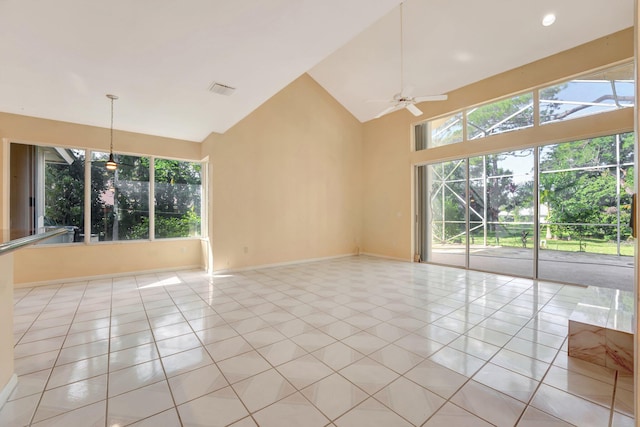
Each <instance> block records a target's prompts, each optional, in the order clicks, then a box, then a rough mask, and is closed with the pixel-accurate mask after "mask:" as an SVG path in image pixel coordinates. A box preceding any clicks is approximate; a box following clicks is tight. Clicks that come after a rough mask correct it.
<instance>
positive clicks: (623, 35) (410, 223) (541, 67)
mask: <svg viewBox="0 0 640 427" xmlns="http://www.w3.org/2000/svg"><path fill="white" fill-rule="evenodd" d="M634 53H635V48H634V32H633V28H629V29H627V30H624V31H621V32H618V33H615V34H612V35H609V36H607V37H603V38H601V39H598V40H595V41H593V42H590V43H587V44H585V45H582V46H578V47H576V48H573V49H570V50H568V51H565V52H562V53H560V54H557V55H553V56H550V57H548V58H544V59H542V60H539V61H536V62H533V63H531V64H528V65H525V66H523V67H520V68H517V69H514V70H511V71H508V72H505V73H502V74H499V75H496V76H493V77H490V78H488V79H485V80H482V81H480V82H477V83H474V84H472V85H469V86H466V87H463V88H461V89H458V90H455V91H453V92H451V93H449V99H448V100H447V101H444V102H431V103H422V104H420V105H419V108H420V109H421V110H422V111H423V113H424V114H423V115H422V116H421V117H420V118H419V119H420V121H426V120H428V119H430V118H435V117H438V116H443V115H447V114H450V113H453V112H457V111H460V110H462V109H463V108H466V107H469V106H473V105H477V104H481V103H484V102H488V101H491V100H495V99H499V98H503V97H506V96H508V95H511V94H514V93H518V92H523V91H526V90H530V89H532V88H534V87H537V86H540V85H544V84H548V83H551V82H556V81H560V80H563V79H566V78H568V77H572V76H574V75H577V74H580V73H582V72H584V71H587V70H593V69H597V68H600V67H604V66H607V65H610V64H613V63H618V62H621V61H628V60H631V59H632V58H633V57H634ZM417 122H418V121H417V119H416V117H414V116H413V115H411V114H410V113H409V112H407V111H406V110H401V111H398V112H395V113H393V114H389V115H387V116H384V117H382V118H380V119H377V120H372V121H369V122H366V123H364V125H363V126H364V145H363V151H362V153H363V177H364V181H363V186H364V187H363V189H364V190H363V194H364V199H363V229H362V236H363V237H362V241H363V243H362V250H363V252H366V253H372V254H377V255H381V256H387V257H392V258H398V259H403V260H411V259H413V253H414V244H413V242H414V232H415V231H414V230H415V229H414V217H415V215H414V209H413V199H414V197H413V196H414V195H413V193H414V187H413V185H414V184H413V183H414V177H413V175H414V166H415V165H418V164H425V163H430V162H437V161H442V160H450V159H454V158H461V157H466V156H471V155H482V154H486V153H489V152H499V151H503V150H509V149H513V148H518V147H526V146H534V145H538V144H542V143H545V142H546V143H551V142H558V141H567V140H570V139H572V138H575V139H579V138H580V137H582V136H584V135H602V134H606V133H607V132H608V133H614V132H618V131H630V130H633V112H632V111H631V110H630V109H629V110H627V111H620V112H616V113H615V114H614V113H612V114H611V115H608V116H607V117H606V119H605V116H604V115H602V116H601V117H596V118H595V119H594V118H585V119H580V120H575V121H567V122H564V123H558V124H554V125H545V126H544V127H536V128H532V129H527V130H525V131H519V132H514V133H507V134H503V135H496V136H491V137H487V138H484V139H483V140H482V141H472V142H469V143H460V144H452V145H448V146H444V147H439V148H437V149H433V150H425V151H419V152H415V151H413V150H412V134H411V132H412V125H413V124H415V123H417Z"/></svg>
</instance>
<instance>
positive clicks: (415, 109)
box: [405, 104, 422, 117]
mask: <svg viewBox="0 0 640 427" xmlns="http://www.w3.org/2000/svg"><path fill="white" fill-rule="evenodd" d="M405 108H406V109H407V110H409V112H410V113H411V114H413V115H414V116H416V117H417V116H421V115H422V111H420V109H419V108H418V107H416V106H415V105H413V104H407V106H406V107H405Z"/></svg>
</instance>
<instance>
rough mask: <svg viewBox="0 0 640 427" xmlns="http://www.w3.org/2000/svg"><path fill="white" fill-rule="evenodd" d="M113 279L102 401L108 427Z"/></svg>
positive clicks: (105, 423)
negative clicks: (103, 401) (104, 389)
mask: <svg viewBox="0 0 640 427" xmlns="http://www.w3.org/2000/svg"><path fill="white" fill-rule="evenodd" d="M113 281H114V279H113V278H112V279H111V293H110V295H109V330H108V331H107V332H108V335H107V339H108V340H107V388H106V395H105V403H104V425H105V427H109V378H111V328H112V326H113V320H112V316H113V288H114V284H113Z"/></svg>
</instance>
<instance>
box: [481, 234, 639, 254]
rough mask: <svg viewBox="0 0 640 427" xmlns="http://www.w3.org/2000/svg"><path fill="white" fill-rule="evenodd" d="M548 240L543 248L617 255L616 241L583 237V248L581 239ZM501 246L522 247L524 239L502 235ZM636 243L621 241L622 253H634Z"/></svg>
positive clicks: (493, 241) (489, 242) (530, 242)
mask: <svg viewBox="0 0 640 427" xmlns="http://www.w3.org/2000/svg"><path fill="white" fill-rule="evenodd" d="M475 240H476V243H477V242H481V241H482V239H481V238H477V237H476V239H475ZM487 240H488V242H487V243H488V244H489V245H495V244H496V243H495V238H489V239H487ZM543 240H546V247H544V246H542V247H541V249H542V250H554V251H566V252H587V253H592V254H603V255H617V254H618V253H617V245H616V242H611V241H606V240H603V239H582V250H581V248H580V242H581V241H580V240H579V239H575V240H561V239H558V240H555V239H543ZM532 244H533V242H532V239H527V247H528V248H531V247H532ZM500 246H509V247H514V248H521V247H522V240H521V239H520V238H519V237H501V238H500ZM633 252H634V245H633V243H632V242H621V244H620V254H621V255H625V256H633V255H634V253H633Z"/></svg>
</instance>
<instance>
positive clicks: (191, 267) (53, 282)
mask: <svg viewBox="0 0 640 427" xmlns="http://www.w3.org/2000/svg"><path fill="white" fill-rule="evenodd" d="M196 269H197V270H202V271H204V268H203V267H202V265H200V264H198V265H186V266H181V267H171V268H156V269H152V270H136V271H129V272H124V273H113V274H97V275H95V276H81V277H70V278H67V279H54V280H43V281H41V282H25V283H16V284H14V285H13V287H14V288H15V289H19V288H31V287H34V286H48V285H58V284H60V283H75V282H86V281H88V280H102V279H112V278H114V277H126V276H137V275H142V274H153V273H165V272H167V271H180V270H196Z"/></svg>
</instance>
